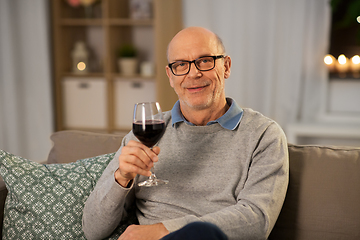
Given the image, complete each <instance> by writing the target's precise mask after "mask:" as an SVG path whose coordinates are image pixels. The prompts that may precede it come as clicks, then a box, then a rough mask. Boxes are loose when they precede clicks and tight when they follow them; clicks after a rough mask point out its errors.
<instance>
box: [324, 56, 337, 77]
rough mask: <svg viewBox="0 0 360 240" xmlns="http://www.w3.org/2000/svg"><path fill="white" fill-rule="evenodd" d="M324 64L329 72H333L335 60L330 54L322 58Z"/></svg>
mask: <svg viewBox="0 0 360 240" xmlns="http://www.w3.org/2000/svg"><path fill="white" fill-rule="evenodd" d="M324 63H325V64H326V66H327V69H328V70H329V72H331V73H332V72H335V58H334V57H333V56H332V55H331V54H327V55H326V56H325V57H324Z"/></svg>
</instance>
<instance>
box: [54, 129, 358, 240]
mask: <svg viewBox="0 0 360 240" xmlns="http://www.w3.org/2000/svg"><path fill="white" fill-rule="evenodd" d="M124 135H125V133H121V134H119V135H112V134H97V133H88V132H80V131H62V132H57V133H54V134H53V135H52V136H51V139H52V140H53V141H54V148H53V149H52V150H51V152H50V154H49V162H69V161H74V160H77V159H80V158H85V157H90V156H94V155H99V154H103V153H109V152H115V151H116V150H117V149H118V148H119V145H120V142H121V139H122V138H123V136H124ZM289 156H290V182H289V187H288V192H287V196H286V199H285V203H284V206H283V209H282V211H281V213H280V216H279V219H278V221H277V223H276V225H275V228H274V230H273V231H272V233H271V235H270V237H269V239H277V240H279V239H292V240H302V239H304V240H305V239H311V240H312V239H360V148H349V147H326V146H298V145H289Z"/></svg>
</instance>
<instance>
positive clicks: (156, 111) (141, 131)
mask: <svg viewBox="0 0 360 240" xmlns="http://www.w3.org/2000/svg"><path fill="white" fill-rule="evenodd" d="M132 129H133V133H134V135H135V137H137V139H139V141H140V142H141V143H143V144H144V145H145V146H147V147H149V148H152V147H153V146H154V145H155V144H156V143H157V142H158V141H159V139H160V138H161V137H162V135H163V134H164V132H165V121H164V116H163V113H162V111H161V108H160V104H159V103H158V102H142V103H136V104H135V107H134V119H133V127H132ZM168 182H169V181H167V180H161V179H158V178H157V177H156V176H155V173H154V167H152V168H151V176H150V177H149V179H148V180H146V181H144V182H140V183H139V184H138V186H140V187H142V186H144V187H151V186H158V185H163V184H167V183H168Z"/></svg>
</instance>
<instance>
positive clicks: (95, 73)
mask: <svg viewBox="0 0 360 240" xmlns="http://www.w3.org/2000/svg"><path fill="white" fill-rule="evenodd" d="M131 1H132V0H99V1H97V2H96V3H95V4H93V5H91V6H90V8H84V7H82V6H79V7H72V6H70V5H69V4H68V3H67V1H65V0H52V24H53V39H52V42H53V70H54V92H55V109H56V112H55V113H56V130H57V131H59V130H65V129H79V130H89V131H101V132H116V131H123V130H126V131H127V130H129V129H130V128H131V122H130V123H128V122H129V121H131V117H132V115H131V114H132V108H133V102H131V101H138V99H139V100H141V101H151V100H156V101H159V102H160V104H161V106H162V108H163V110H170V109H171V107H172V106H173V104H174V103H175V101H176V100H177V96H176V94H175V93H174V91H173V89H172V88H171V87H170V85H169V82H168V78H167V76H166V73H165V66H166V64H167V60H166V48H167V44H168V42H169V41H170V40H171V38H172V37H173V36H174V35H175V34H176V33H177V32H178V31H179V30H180V29H181V28H182V12H181V9H182V3H181V0H171V1H169V0H152V1H149V2H150V3H151V17H150V18H147V19H133V18H132V17H131V11H130V4H131ZM144 2H146V1H145V0H144ZM77 41H83V42H85V44H86V46H87V48H88V50H89V53H90V57H89V64H88V66H89V71H88V72H87V73H82V74H76V73H74V72H73V71H72V55H71V52H72V50H73V48H74V45H75V43H76V42H77ZM124 43H132V44H134V45H135V46H136V47H137V49H138V52H139V54H138V60H139V62H140V63H141V62H143V61H150V62H152V63H153V64H154V76H152V77H142V76H141V75H140V74H138V75H135V76H131V77H125V76H123V75H122V74H121V72H119V69H118V66H117V56H116V50H117V49H118V48H119V47H120V46H121V45H122V44H124Z"/></svg>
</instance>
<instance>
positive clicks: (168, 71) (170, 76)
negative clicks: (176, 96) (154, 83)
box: [165, 66, 174, 88]
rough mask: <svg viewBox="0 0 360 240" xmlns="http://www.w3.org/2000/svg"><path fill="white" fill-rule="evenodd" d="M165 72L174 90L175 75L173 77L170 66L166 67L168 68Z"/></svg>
mask: <svg viewBox="0 0 360 240" xmlns="http://www.w3.org/2000/svg"><path fill="white" fill-rule="evenodd" d="M165 70H166V75H167V76H168V78H169V82H170V86H171V87H172V88H174V83H173V80H172V77H173V75H172V72H171V69H170V68H169V66H166V67H165Z"/></svg>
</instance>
